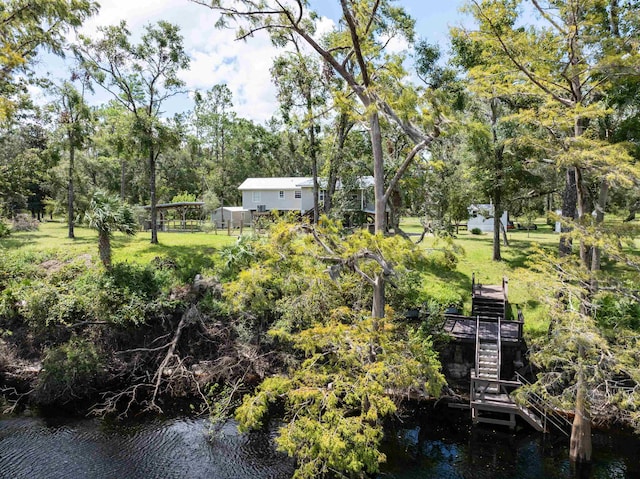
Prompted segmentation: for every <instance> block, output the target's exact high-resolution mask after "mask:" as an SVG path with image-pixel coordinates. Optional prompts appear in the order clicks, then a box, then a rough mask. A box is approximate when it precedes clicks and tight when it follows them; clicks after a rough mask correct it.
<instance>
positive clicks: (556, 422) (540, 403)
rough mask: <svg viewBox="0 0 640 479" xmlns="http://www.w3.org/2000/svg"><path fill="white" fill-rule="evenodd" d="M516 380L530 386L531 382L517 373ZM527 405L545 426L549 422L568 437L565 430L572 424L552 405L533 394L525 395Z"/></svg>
mask: <svg viewBox="0 0 640 479" xmlns="http://www.w3.org/2000/svg"><path fill="white" fill-rule="evenodd" d="M516 378H517V379H518V380H519V381H520V382H521V383H523V384H526V385H527V386H530V385H531V382H529V381H528V380H527V379H526V378H525V377H524V376H522V375H521V374H520V373H518V372H516ZM527 403H528V404H529V406H530V407H531V408H532V409H533V410H535V411H536V412H537V413H538V414H539V415H540V416H541V417H542V418H543V420H544V422H545V426H546V423H547V422H549V423H550V424H552V425H553V426H555V428H556V429H557V430H558V431H560V432H561V433H563V434H564V435H565V436H567V437H568V436H569V433H567V431H566V430H565V428H567V427H569V428H571V427H572V423H571V421H569V420H568V419H567V418H566V417H564V416H563V415H561V414H558V412H557V411H556V410H555V408H554V407H553V404H551V403H550V402H549V401H547V400H546V399H544V398H543V397H542V396H540V395H539V394H537V393H534V392H529V393H527Z"/></svg>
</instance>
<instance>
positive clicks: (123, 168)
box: [120, 159, 127, 201]
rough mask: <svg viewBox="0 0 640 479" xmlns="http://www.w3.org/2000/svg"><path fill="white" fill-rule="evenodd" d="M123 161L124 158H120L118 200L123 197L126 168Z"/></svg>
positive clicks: (122, 199)
mask: <svg viewBox="0 0 640 479" xmlns="http://www.w3.org/2000/svg"><path fill="white" fill-rule="evenodd" d="M125 166H126V165H125V161H124V159H122V160H120V200H121V201H124V197H125V193H126V190H125V184H126V178H127V175H126V168H125Z"/></svg>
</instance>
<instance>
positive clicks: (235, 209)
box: [216, 206, 249, 213]
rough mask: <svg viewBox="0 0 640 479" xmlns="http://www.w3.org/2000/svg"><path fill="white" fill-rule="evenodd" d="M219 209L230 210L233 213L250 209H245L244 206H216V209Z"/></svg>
mask: <svg viewBox="0 0 640 479" xmlns="http://www.w3.org/2000/svg"><path fill="white" fill-rule="evenodd" d="M219 210H224V211H229V212H231V213H235V212H236V211H249V210H245V209H244V208H243V207H242V206H220V207H219V208H216V211H219Z"/></svg>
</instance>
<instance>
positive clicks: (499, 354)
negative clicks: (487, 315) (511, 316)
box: [497, 316, 502, 379]
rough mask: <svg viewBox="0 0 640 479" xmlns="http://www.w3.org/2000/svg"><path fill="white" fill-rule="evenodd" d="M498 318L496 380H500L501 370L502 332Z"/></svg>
mask: <svg viewBox="0 0 640 479" xmlns="http://www.w3.org/2000/svg"><path fill="white" fill-rule="evenodd" d="M500 328H501V322H500V316H498V332H497V334H498V338H497V343H498V379H500V371H501V370H502V331H501V329H500Z"/></svg>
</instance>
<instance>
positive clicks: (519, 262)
mask: <svg viewBox="0 0 640 479" xmlns="http://www.w3.org/2000/svg"><path fill="white" fill-rule="evenodd" d="M417 224H419V222H418V221H417V220H416V219H415V218H410V219H409V220H408V221H407V225H408V226H409V227H408V228H407V230H408V231H411V230H412V227H413V228H415V227H416V225H417ZM403 225H404V223H403ZM538 225H539V229H537V230H534V231H509V232H508V233H507V237H508V238H509V246H502V247H501V254H502V261H492V259H491V256H492V247H493V246H492V245H493V234H492V233H484V234H481V235H473V234H471V233H470V232H468V231H466V230H460V232H459V234H458V235H456V239H455V244H456V245H457V246H460V247H461V248H462V249H463V251H464V253H463V254H462V255H461V256H460V258H459V262H458V265H457V268H456V269H455V271H453V272H447V271H436V272H434V273H427V274H426V282H427V284H426V285H425V288H426V289H427V291H430V290H431V291H438V290H441V289H443V288H444V287H446V288H451V287H453V288H454V290H455V291H456V292H457V293H458V294H459V296H460V297H462V298H463V301H464V310H465V312H466V313H469V312H470V310H471V277H472V274H473V273H475V277H476V281H477V282H480V283H482V284H500V283H501V282H502V278H503V277H506V278H508V280H509V301H510V303H511V304H517V305H518V306H519V307H520V308H521V309H522V310H523V312H524V315H525V332H526V333H528V334H532V335H538V334H543V333H545V332H546V331H547V328H548V325H549V321H548V317H547V315H546V310H545V307H544V305H543V304H542V301H541V292H540V290H539V288H538V286H539V285H540V284H541V282H543V281H544V277H543V276H542V275H541V274H540V273H537V272H534V271H532V270H531V269H529V268H528V259H529V257H530V255H531V252H532V247H533V246H534V245H535V244H537V245H539V246H541V247H543V248H550V249H552V248H556V247H557V244H558V241H559V236H558V235H557V234H556V233H553V231H552V229H551V227H550V226H548V225H545V224H544V223H543V222H538ZM434 241H435V240H434V238H433V237H427V238H425V240H424V242H423V244H424V247H425V248H433V247H435V248H438V247H439V245H438V244H437V243H435V244H434Z"/></svg>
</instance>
